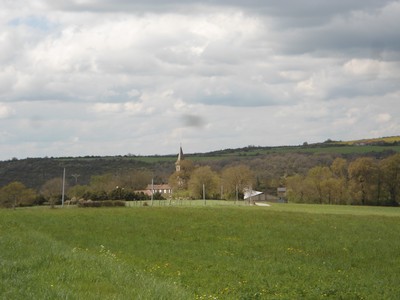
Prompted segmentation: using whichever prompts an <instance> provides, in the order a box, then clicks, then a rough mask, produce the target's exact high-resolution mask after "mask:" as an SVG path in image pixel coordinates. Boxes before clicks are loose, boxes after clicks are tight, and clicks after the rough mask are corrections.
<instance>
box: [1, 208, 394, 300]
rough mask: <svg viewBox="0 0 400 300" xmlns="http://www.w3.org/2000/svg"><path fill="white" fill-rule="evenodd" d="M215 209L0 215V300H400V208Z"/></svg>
mask: <svg viewBox="0 0 400 300" xmlns="http://www.w3.org/2000/svg"><path fill="white" fill-rule="evenodd" d="M221 203H222V202H212V201H209V202H207V205H204V203H203V202H202V201H197V202H194V203H190V204H188V203H186V204H182V205H180V206H179V205H176V206H160V205H153V206H152V207H149V206H146V207H143V206H140V207H139V206H137V207H127V208H72V207H69V208H67V207H64V208H56V209H49V208H26V209H17V210H0V279H1V280H0V282H1V283H0V299H325V298H331V299H400V285H399V284H398V281H399V276H400V238H399V237H400V210H399V209H398V208H382V207H381V208H376V207H350V206H318V205H295V204H273V205H272V206H271V207H248V206H242V205H233V204H231V205H219V204H221ZM225 204H226V203H225Z"/></svg>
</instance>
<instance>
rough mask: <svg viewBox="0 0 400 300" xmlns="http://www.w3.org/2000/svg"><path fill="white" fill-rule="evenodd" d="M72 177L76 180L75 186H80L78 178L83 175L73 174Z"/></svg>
mask: <svg viewBox="0 0 400 300" xmlns="http://www.w3.org/2000/svg"><path fill="white" fill-rule="evenodd" d="M71 176H72V177H74V178H75V184H78V177H79V176H81V175H80V174H72V175H71Z"/></svg>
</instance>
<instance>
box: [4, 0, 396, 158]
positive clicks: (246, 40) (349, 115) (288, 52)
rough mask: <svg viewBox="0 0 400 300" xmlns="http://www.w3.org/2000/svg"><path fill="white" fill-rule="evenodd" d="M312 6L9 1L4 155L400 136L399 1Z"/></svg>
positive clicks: (254, 0)
mask: <svg viewBox="0 0 400 300" xmlns="http://www.w3.org/2000/svg"><path fill="white" fill-rule="evenodd" d="M309 1H311V0H299V1H296V3H293V2H292V1H287V0H282V1H277V2H273V1H272V2H271V1H259V0H249V1H238V0H228V1H212V2H209V1H208V2H206V3H204V2H200V1H181V0H175V1H169V2H165V1H160V0H149V1H125V0H116V1H113V2H110V1H105V0H90V1H89V0H88V1H68V2H65V1H57V0H52V1H47V0H34V1H28V2H26V1H25V2H24V1H20V0H15V1H5V2H4V1H3V2H2V3H1V4H0V20H1V21H0V119H1V122H2V124H1V128H7V130H5V129H3V131H2V134H1V139H2V145H4V149H18V150H17V153H19V154H12V153H14V152H13V151H5V152H3V153H2V155H3V157H4V158H9V157H10V156H15V155H16V156H20V157H21V156H24V155H26V156H44V155H49V156H50V155H51V156H60V155H64V153H68V154H69V155H80V154H91V153H92V152H96V153H93V154H115V153H129V152H131V153H135V152H136V153H143V154H149V153H171V152H174V151H176V145H178V144H179V142H180V140H181V141H182V140H183V141H185V142H186V143H188V144H190V145H191V146H190V148H192V149H193V151H194V152H195V151H207V150H213V149H221V148H226V147H234V146H239V147H240V146H243V145H247V144H261V145H271V144H272V145H279V144H297V143H302V142H304V141H305V140H307V141H309V142H311V141H312V140H314V141H321V140H325V139H327V138H332V139H342V140H344V139H346V138H347V137H348V138H351V139H353V138H359V137H360V136H361V137H367V136H368V135H369V134H374V135H377V134H382V135H396V134H398V129H399V122H398V121H397V119H396V118H394V117H393V116H395V115H398V114H400V111H399V110H400V107H399V105H398V99H399V94H400V87H399V85H398V82H399V81H400V51H399V46H400V44H399V41H400V36H399V34H400V33H399V32H400V31H398V30H397V27H398V26H397V23H398V18H399V16H400V4H399V2H398V1H390V0H384V1H382V0H355V1H339V2H338V1H336V2H329V3H327V2H323V3H322V2H321V3H319V2H318V3H316V2H315V1H312V3H311V2H309ZM311 4H312V5H311ZM185 116H186V117H185ZM188 116H189V119H188V118H187V117H188ZM185 118H186V119H185ZM185 120H186V121H188V122H185ZM371 120H373V122H371ZM199 121H202V122H199ZM188 124H201V125H202V126H187V125H188ZM54 128H57V130H55V129H54ZM396 130H397V131H396ZM60 137H61V138H60ZM105 137H107V138H105ZM154 140H157V141H160V143H159V144H158V147H156V148H154V147H153V146H147V144H146V143H149V144H151V142H153V141H154ZM26 143H29V149H30V150H29V151H31V154H29V153H28V152H27V150H23V149H25V148H26V146H27V145H28V144H26ZM24 147H25V148H24ZM131 148H133V149H131ZM66 149H68V150H66ZM101 151H103V152H102V153H100V152H101ZM0 159H1V157H0Z"/></svg>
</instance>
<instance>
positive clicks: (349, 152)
mask: <svg viewBox="0 0 400 300" xmlns="http://www.w3.org/2000/svg"><path fill="white" fill-rule="evenodd" d="M397 152H400V136H395V137H385V138H378V139H362V140H355V141H347V142H343V141H332V140H327V141H325V142H321V143H313V144H307V143H304V144H303V145H299V146H278V147H262V146H247V147H243V148H236V149H223V150H218V151H212V152H207V153H191V154H190V153H189V154H187V153H185V157H186V158H187V159H190V160H192V161H194V162H195V163H196V164H198V165H210V166H211V167H212V168H213V169H215V170H217V171H218V170H221V169H223V168H224V167H226V166H229V165H234V164H239V163H244V164H246V165H248V166H250V167H251V168H252V169H253V170H254V172H255V173H256V175H257V178H258V179H257V180H258V181H260V182H262V181H264V182H267V181H268V180H271V179H272V178H280V177H282V176H284V175H285V176H286V175H290V174H293V173H304V172H306V171H307V170H308V169H309V168H311V167H313V166H315V165H319V164H329V163H330V162H332V161H333V159H334V158H336V157H344V158H348V159H354V158H356V157H359V156H374V157H377V158H382V157H387V156H389V155H391V154H394V153H397ZM176 158H177V154H176V155H151V156H132V155H125V156H107V157H99V156H86V157H59V158H53V157H52V158H48V157H46V158H27V159H12V160H7V161H0V187H2V186H4V185H6V184H8V183H10V182H12V181H20V182H22V183H24V184H25V185H26V186H28V187H31V188H35V189H37V190H38V189H40V187H41V186H42V185H43V184H44V183H45V182H46V181H47V180H49V179H52V178H55V177H60V176H61V175H62V172H63V168H66V170H67V181H68V183H69V184H70V185H74V184H76V183H78V184H88V183H89V181H90V178H91V176H93V175H103V174H105V173H110V174H116V175H117V174H119V173H121V172H126V171H130V170H149V171H151V172H152V173H153V174H154V180H155V182H158V183H161V182H167V181H168V178H169V176H170V175H171V174H172V172H173V171H174V163H175V161H176ZM74 175H77V176H75V177H74ZM75 178H76V179H75Z"/></svg>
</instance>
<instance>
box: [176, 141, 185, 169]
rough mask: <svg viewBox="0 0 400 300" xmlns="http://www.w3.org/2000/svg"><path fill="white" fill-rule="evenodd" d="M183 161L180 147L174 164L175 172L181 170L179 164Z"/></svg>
mask: <svg viewBox="0 0 400 300" xmlns="http://www.w3.org/2000/svg"><path fill="white" fill-rule="evenodd" d="M184 159H185V158H184V157H183V151H182V146H181V147H180V149H179V154H178V159H177V160H176V163H175V170H176V172H179V171H180V170H181V162H182V161H183V160H184Z"/></svg>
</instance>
